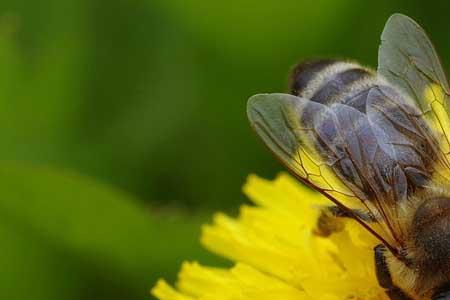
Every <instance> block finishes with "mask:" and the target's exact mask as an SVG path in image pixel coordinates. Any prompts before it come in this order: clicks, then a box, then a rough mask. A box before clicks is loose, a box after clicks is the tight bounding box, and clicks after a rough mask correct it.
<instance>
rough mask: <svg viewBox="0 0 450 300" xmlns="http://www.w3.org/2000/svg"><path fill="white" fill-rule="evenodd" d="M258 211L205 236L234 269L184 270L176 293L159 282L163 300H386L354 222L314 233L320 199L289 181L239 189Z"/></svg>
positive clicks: (366, 238)
mask: <svg viewBox="0 0 450 300" xmlns="http://www.w3.org/2000/svg"><path fill="white" fill-rule="evenodd" d="M244 192H245V194H246V195H247V196H248V197H249V198H250V200H251V201H252V202H253V203H254V204H255V205H254V206H250V205H243V206H242V207H241V211H240V214H239V217H238V218H237V219H235V218H231V217H228V216H226V215H224V214H221V213H219V214H217V215H215V216H214V222H213V224H212V225H206V226H204V228H203V234H202V237H201V242H202V244H203V245H204V246H205V247H206V248H208V249H209V250H210V251H212V252H215V253H217V254H219V255H221V256H224V257H226V258H229V259H231V260H233V261H235V262H236V265H235V266H234V267H232V268H231V269H223V268H214V267H206V266H201V265H199V264H198V263H195V262H194V263H184V264H183V266H182V269H181V272H180V273H179V279H178V282H177V284H176V289H175V288H172V287H171V286H170V285H168V284H167V283H166V282H165V281H164V280H160V281H159V282H158V283H157V284H156V286H155V287H154V288H153V290H152V294H153V295H154V296H156V297H157V298H158V299H160V300H197V299H198V300H275V299H283V300H291V299H292V300H303V299H305V300H306V299H308V300H318V299H326V300H328V299H329V300H332V299H336V300H341V299H388V298H387V297H386V296H385V294H384V291H383V289H382V288H380V287H379V285H378V284H377V280H376V277H375V271H374V270H375V269H374V260H373V247H374V246H375V244H376V241H375V239H374V238H372V237H371V236H370V235H369V234H368V233H366V232H365V231H364V229H362V228H361V227H360V225H358V224H357V223H356V222H354V221H351V220H346V221H343V222H345V227H344V230H343V231H340V232H339V233H334V234H332V235H331V236H330V237H329V238H323V237H319V236H317V235H315V234H314V233H313V231H314V228H315V226H316V222H317V218H318V216H319V215H320V210H319V207H320V206H321V205H329V204H330V203H329V202H328V200H327V199H325V198H324V197H322V196H321V195H320V194H318V193H316V192H314V191H312V190H310V189H308V188H307V187H305V186H303V185H301V184H299V183H298V182H296V181H295V180H294V179H292V178H291V177H289V176H288V175H286V174H281V175H279V176H278V177H277V178H276V179H275V180H274V181H267V180H264V179H261V178H258V177H256V176H254V175H252V176H249V178H248V181H247V183H246V184H245V186H244Z"/></svg>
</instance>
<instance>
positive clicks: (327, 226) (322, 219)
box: [314, 206, 376, 237]
mask: <svg viewBox="0 0 450 300" xmlns="http://www.w3.org/2000/svg"><path fill="white" fill-rule="evenodd" d="M342 218H352V219H354V218H358V219H360V220H363V221H365V222H374V221H376V220H375V219H374V217H372V216H371V215H369V214H368V213H365V212H363V211H361V210H357V209H353V210H350V211H347V210H344V209H342V208H340V207H339V206H325V207H324V208H323V209H322V213H321V215H320V216H319V219H318V220H317V226H316V228H315V230H314V233H315V234H317V235H320V236H324V237H327V236H329V235H330V234H332V233H333V232H339V231H341V230H343V229H344V222H343V221H342V220H341V219H342Z"/></svg>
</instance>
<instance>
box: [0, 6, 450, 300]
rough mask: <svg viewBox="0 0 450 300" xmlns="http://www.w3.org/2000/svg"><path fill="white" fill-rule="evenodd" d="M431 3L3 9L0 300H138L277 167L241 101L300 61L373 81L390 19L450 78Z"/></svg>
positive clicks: (445, 43)
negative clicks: (245, 189) (348, 64)
mask: <svg viewBox="0 0 450 300" xmlns="http://www.w3.org/2000/svg"><path fill="white" fill-rule="evenodd" d="M449 11H450V5H449V4H447V3H444V1H442V3H440V4H439V3H434V2H433V3H432V2H430V1H420V2H419V1H406V0H404V1H371V2H369V1H360V0H342V1H331V0H330V1H321V0H316V1H301V0H286V1H283V0H281V1H280V0H278V1H261V0H259V1H256V0H239V1H237V0H230V1H207V0H110V1H100V0H64V1H58V0H41V1H30V0H3V1H1V3H0V120H1V121H0V159H1V163H0V245H1V246H0V269H1V272H0V295H1V298H2V299H3V298H4V299H34V300H41V299H42V300H44V299H45V300H53V299H55V300H56V299H58V300H60V299H68V300H71V299H84V300H89V299H111V300H114V299H150V296H149V295H148V291H149V289H150V287H151V286H152V285H153V283H154V282H155V280H156V279H157V278H158V277H160V276H162V277H166V278H169V279H174V278H175V274H176V270H177V269H178V266H179V264H180V263H181V262H182V260H183V259H185V258H186V259H190V260H199V261H201V262H204V263H214V264H216V263H219V264H221V263H223V262H222V261H220V260H219V259H217V258H215V257H213V256H212V255H210V254H208V253H206V251H204V250H202V249H201V247H200V246H199V244H198V235H199V232H200V224H201V223H204V222H208V220H209V218H210V214H211V212H212V211H215V210H225V211H230V212H235V211H236V210H237V207H238V205H239V203H241V202H243V201H245V199H244V197H243V196H242V195H241V192H240V188H241V185H242V183H243V182H244V181H245V178H246V176H247V174H249V173H253V172H256V173H257V174H259V175H262V176H265V177H273V176H274V175H275V173H276V172H277V171H279V170H281V167H280V166H279V165H278V164H277V163H276V161H275V160H274V159H273V158H272V157H271V155H270V154H269V153H268V151H266V150H265V149H264V147H262V145H261V143H260V142H259V141H258V140H257V139H256V137H255V136H254V135H253V133H252V132H251V130H250V129H249V126H248V124H247V120H246V116H245V105H246V100H247V98H248V97H249V96H250V95H252V94H255V93H258V92H276V91H285V90H286V79H287V72H288V70H289V69H290V67H291V66H292V65H293V64H294V63H296V62H297V61H299V60H301V59H303V58H306V57H344V58H345V57H349V58H354V59H357V60H359V61H361V62H362V63H364V64H368V65H371V66H375V63H376V54H377V47H378V42H379V35H380V33H381V30H382V28H383V24H384V22H385V21H386V19H387V17H388V16H389V15H390V14H391V13H393V12H403V13H406V14H408V15H410V16H412V17H413V18H415V19H416V20H418V21H419V22H420V23H421V24H422V25H423V26H424V27H425V28H426V29H427V30H428V32H429V33H430V35H431V36H432V38H433V40H434V42H435V44H436V45H437V48H438V50H439V53H440V54H441V56H442V57H443V60H444V65H445V66H446V67H447V69H448V67H449V66H450V39H449V33H448V29H449V18H448V17H449Z"/></svg>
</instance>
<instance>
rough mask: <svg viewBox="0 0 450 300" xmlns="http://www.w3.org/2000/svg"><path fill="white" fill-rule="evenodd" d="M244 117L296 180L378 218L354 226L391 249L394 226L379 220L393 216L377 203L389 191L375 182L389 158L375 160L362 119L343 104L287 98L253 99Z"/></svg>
mask: <svg viewBox="0 0 450 300" xmlns="http://www.w3.org/2000/svg"><path fill="white" fill-rule="evenodd" d="M247 113H248V117H249V120H250V123H251V124H252V126H253V128H254V129H255V131H256V133H257V134H258V135H259V136H260V137H261V139H262V140H263V141H264V143H265V144H266V145H267V146H268V147H269V149H270V150H271V151H272V152H273V153H274V154H275V156H276V157H277V158H278V159H279V160H280V161H281V162H282V163H283V164H284V165H285V166H286V167H287V168H288V169H289V170H290V171H291V172H292V173H293V174H294V175H295V176H296V177H297V178H299V179H300V180H302V181H303V182H305V183H307V184H308V185H310V186H311V187H313V188H315V189H316V190H318V191H319V192H321V193H322V194H324V195H325V196H327V197H328V198H329V199H330V200H332V201H333V202H335V203H336V204H337V205H339V206H341V207H344V208H345V209H348V210H349V209H355V208H356V209H363V210H365V211H366V212H368V213H369V214H370V215H372V216H377V217H379V220H380V221H379V224H367V223H365V221H364V220H359V221H360V223H362V224H363V223H364V224H363V225H364V226H365V227H366V228H368V229H369V230H370V231H371V232H372V233H374V234H375V235H376V237H378V238H379V239H380V240H382V241H383V242H384V243H385V244H386V245H388V246H390V247H391V248H392V249H393V248H395V244H394V242H392V241H394V240H395V239H394V236H393V232H392V228H393V226H395V224H387V223H386V222H385V221H389V220H395V219H396V218H395V217H396V216H391V215H389V216H388V215H387V214H390V213H391V212H394V211H393V210H391V209H389V208H388V207H382V206H383V205H389V203H388V202H387V201H385V202H382V201H378V200H379V199H386V198H387V193H388V192H389V189H390V188H389V187H388V186H386V185H383V184H382V182H381V181H379V180H378V179H377V178H378V177H377V176H379V175H380V174H381V173H383V171H382V169H384V168H386V166H385V164H386V161H388V160H389V159H383V158H381V157H380V155H384V154H383V153H382V152H381V151H378V150H379V147H378V145H377V139H376V137H375V135H374V133H373V132H372V129H371V126H370V124H369V121H368V119H367V117H366V115H364V114H363V113H361V112H359V111H358V110H356V109H354V108H352V107H349V106H346V105H342V104H333V105H332V106H330V107H327V106H325V105H322V104H320V103H317V102H313V101H310V100H308V99H304V98H299V97H296V96H292V95H288V94H260V95H255V96H253V97H251V98H250V100H249V102H248V107H247ZM391 162H392V160H391ZM377 199H378V200H377ZM355 218H358V216H355ZM379 225H381V226H379ZM375 227H376V228H375ZM389 242H390V243H391V244H389Z"/></svg>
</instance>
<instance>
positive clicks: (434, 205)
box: [411, 196, 450, 287]
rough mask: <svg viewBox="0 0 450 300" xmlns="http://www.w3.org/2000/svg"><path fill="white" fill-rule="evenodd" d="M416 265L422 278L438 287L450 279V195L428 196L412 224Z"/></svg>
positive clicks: (422, 280) (427, 283)
mask: <svg viewBox="0 0 450 300" xmlns="http://www.w3.org/2000/svg"><path fill="white" fill-rule="evenodd" d="M411 225H412V226H411V229H412V230H411V235H412V236H411V238H412V239H411V240H412V241H413V243H414V244H413V245H412V246H413V247H414V253H415V254H414V265H415V269H416V270H417V273H418V274H417V275H418V277H419V278H420V279H419V282H422V283H423V284H426V285H427V287H437V286H440V285H442V284H446V283H447V282H449V280H450V274H449V272H448V270H449V269H450V246H449V245H450V198H448V197H445V196H440V197H436V198H431V199H427V200H426V201H424V202H423V204H422V205H421V206H419V208H418V209H417V211H416V213H415V215H414V218H413V222H412V224H411Z"/></svg>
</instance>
